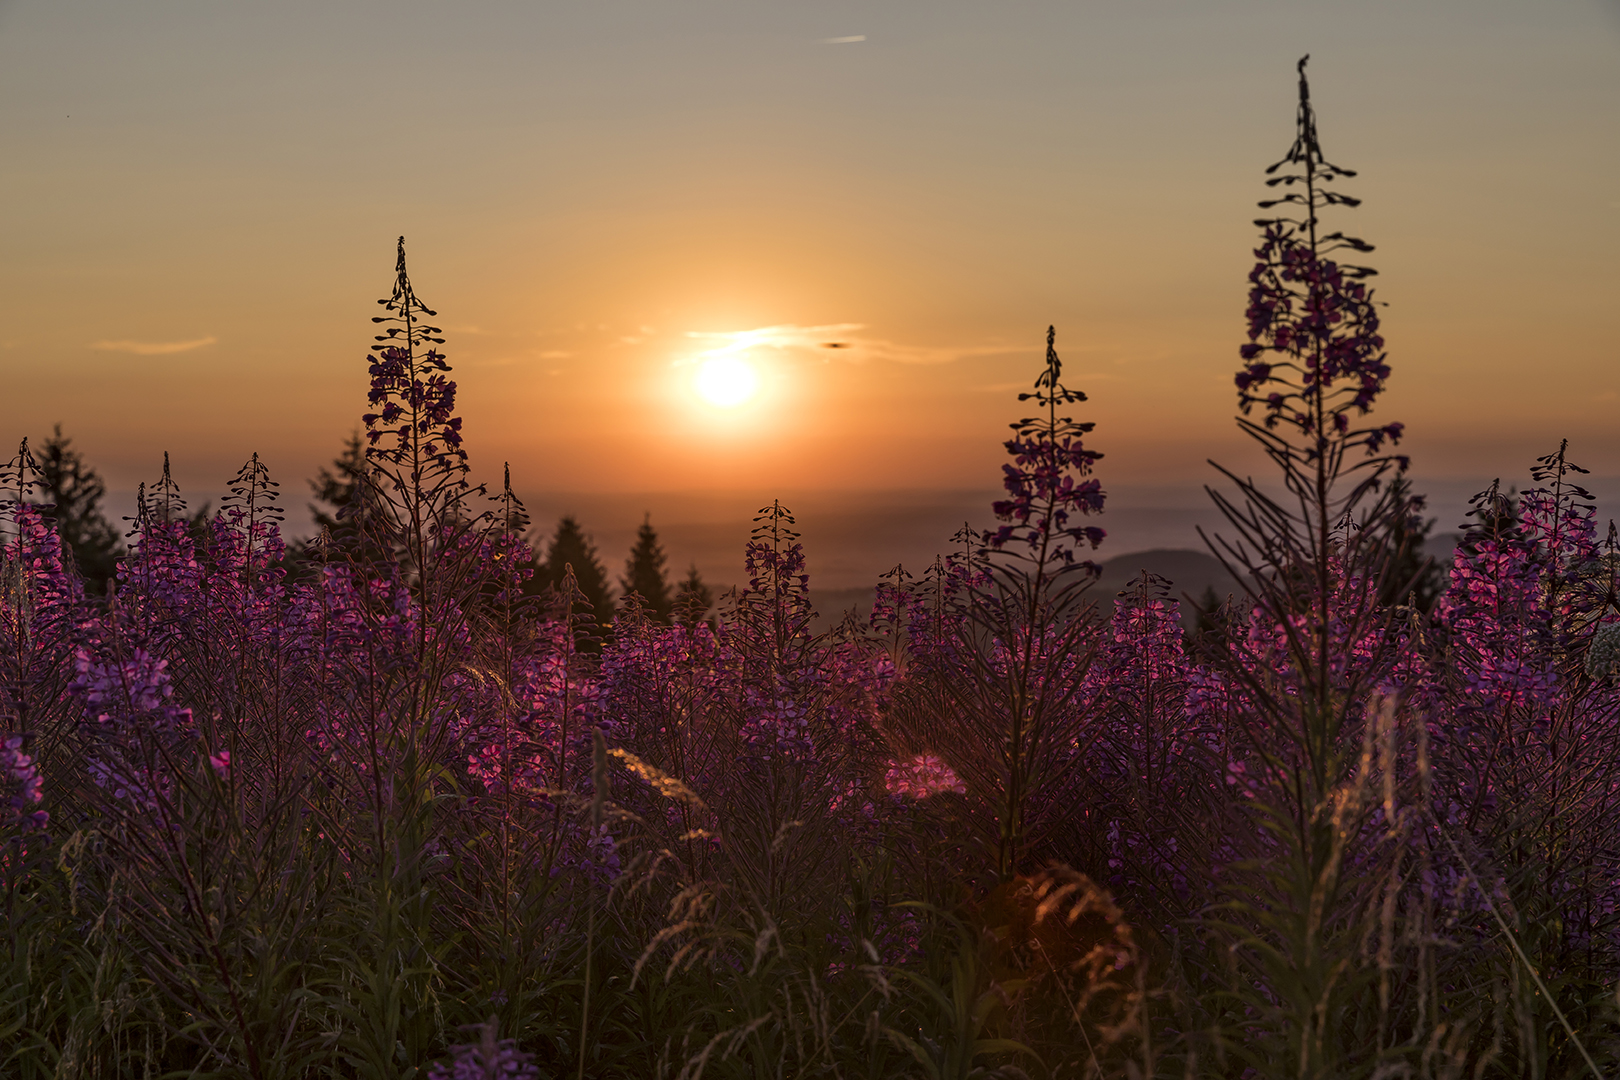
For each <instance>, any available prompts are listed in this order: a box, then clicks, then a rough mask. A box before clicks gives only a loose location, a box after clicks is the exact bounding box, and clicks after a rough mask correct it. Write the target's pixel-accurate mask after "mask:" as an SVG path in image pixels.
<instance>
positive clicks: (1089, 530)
mask: <svg viewBox="0 0 1620 1080" xmlns="http://www.w3.org/2000/svg"><path fill="white" fill-rule="evenodd" d="M1055 341H1056V331H1055V330H1054V329H1053V328H1051V327H1048V328H1047V331H1046V370H1045V371H1043V372H1042V373H1041V376H1040V378H1038V379H1036V380H1035V392H1034V393H1032V394H1020V395H1019V400H1020V401H1025V400H1029V399H1034V401H1035V403H1036V404H1037V405H1041V406H1044V407H1045V409H1046V415H1045V416H1035V417H1029V418H1026V419H1024V420H1020V421H1018V422H1017V423H1015V424H1013V425H1012V429H1013V432H1014V437H1013V438H1011V439H1008V440H1007V442H1006V444H1005V445H1006V447H1007V453H1008V454H1010V455H1011V456H1012V459H1013V460H1012V463H1011V464H1004V465H1002V467H1001V469H1002V486H1003V487H1004V488H1006V490H1007V495H1008V498H1005V499H998V500H997V501H995V502H994V503H992V504H991V507H990V508H991V510H992V511H993V512H994V513H995V515H996V517H997V519H998V520H1000V521H1003V522H1006V523H1007V524H1004V525H1001V526H1000V527H998V528H996V529H993V530H990V531H989V532H986V533H985V534H984V543H985V545H986V546H987V547H988V548H990V549H991V550H993V551H1004V550H1006V549H1007V548H1008V546H1009V545H1018V546H1021V547H1022V548H1023V549H1025V550H1024V551H1022V552H1020V553H1019V554H1021V555H1022V556H1023V557H1026V558H1030V559H1034V560H1037V561H1040V562H1042V563H1047V562H1052V563H1057V564H1059V565H1060V566H1062V567H1064V568H1070V567H1077V568H1080V569H1085V570H1089V571H1091V572H1092V573H1095V572H1096V568H1095V566H1093V564H1091V563H1090V562H1087V561H1081V562H1079V563H1076V562H1075V552H1076V551H1077V550H1080V549H1081V548H1091V549H1095V548H1096V547H1097V545H1099V544H1101V543H1102V541H1103V537H1104V536H1105V535H1106V534H1105V533H1104V531H1103V530H1102V529H1100V528H1098V527H1097V526H1095V525H1080V524H1078V523H1074V522H1073V519H1075V518H1077V517H1084V516H1087V515H1090V514H1098V513H1101V512H1102V509H1103V502H1104V495H1103V490H1102V484H1101V482H1100V481H1098V480H1096V479H1089V478H1088V477H1089V476H1090V473H1091V470H1092V467H1093V466H1094V465H1095V464H1096V462H1097V461H1098V460H1099V459H1100V458H1101V457H1102V454H1100V453H1098V452H1097V451H1095V450H1088V449H1086V447H1085V444H1084V436H1086V435H1087V434H1089V433H1090V432H1091V430H1092V428H1093V427H1095V426H1096V425H1094V424H1092V423H1089V422H1087V423H1078V422H1076V421H1075V420H1073V419H1071V418H1070V417H1067V416H1059V415H1058V414H1057V410H1058V408H1059V407H1061V406H1067V405H1072V404H1077V403H1079V402H1083V401H1085V400H1086V395H1085V394H1083V393H1081V392H1080V391H1078V390H1070V389H1068V388H1067V387H1065V386H1064V385H1063V383H1062V382H1061V381H1060V378H1061V375H1062V371H1063V363H1062V361H1061V360H1059V359H1058V355H1057V349H1056V347H1055V345H1054V342H1055Z"/></svg>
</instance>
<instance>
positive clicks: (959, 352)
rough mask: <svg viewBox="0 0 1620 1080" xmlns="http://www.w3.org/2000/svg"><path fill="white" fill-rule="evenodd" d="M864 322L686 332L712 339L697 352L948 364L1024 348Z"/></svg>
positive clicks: (695, 336)
mask: <svg viewBox="0 0 1620 1080" xmlns="http://www.w3.org/2000/svg"><path fill="white" fill-rule="evenodd" d="M864 329H865V325H864V324H862V323H830V324H828V325H825V326H793V325H784V326H761V327H758V328H756V329H753V330H724V331H710V330H689V331H687V333H686V336H687V337H689V338H693V339H695V340H697V341H701V342H704V343H706V344H708V345H709V347H708V348H706V349H704V350H702V351H701V352H700V353H699V354H698V356H699V357H705V358H706V357H711V356H722V355H725V354H728V353H739V352H746V351H747V350H749V349H797V350H814V351H815V352H816V353H817V354H818V355H820V356H821V357H822V359H831V358H832V357H833V356H838V357H841V358H844V359H848V360H855V361H867V360H887V361H889V362H891V363H896V364H948V363H950V362H951V361H953V360H961V359H964V358H967V357H972V356H1003V355H1006V354H1010V353H1016V352H1024V351H1027V350H1028V346H1024V345H944V346H940V345H906V344H903V343H901V342H896V341H885V340H882V339H881V338H867V337H862V336H861V334H860V331H861V330H864Z"/></svg>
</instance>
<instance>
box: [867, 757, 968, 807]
mask: <svg viewBox="0 0 1620 1080" xmlns="http://www.w3.org/2000/svg"><path fill="white" fill-rule="evenodd" d="M883 786H884V788H885V789H886V790H887V791H888V792H889V794H890V795H898V796H901V797H903V798H907V799H927V798H930V797H932V796H934V795H939V794H942V793H944V792H954V793H955V794H957V795H966V794H967V785H966V784H964V783H962V780H961V778H960V777H958V776H957V775H956V770H955V769H952V768H951V767H950V766H949V765H947V764H945V762H944V760H942V759H941V758H940V757H939V756H938V755H936V754H913V755H912V756H911V757H909V758H907V759H906V760H904V761H896V762H894V763H893V764H891V765H890V766H889V769H888V771H887V772H885V773H884V774H883Z"/></svg>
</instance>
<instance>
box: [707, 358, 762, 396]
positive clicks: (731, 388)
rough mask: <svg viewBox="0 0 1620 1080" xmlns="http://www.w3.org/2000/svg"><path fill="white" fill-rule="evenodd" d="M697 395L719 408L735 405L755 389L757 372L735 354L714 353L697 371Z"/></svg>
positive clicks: (753, 393) (757, 381) (757, 387)
mask: <svg viewBox="0 0 1620 1080" xmlns="http://www.w3.org/2000/svg"><path fill="white" fill-rule="evenodd" d="M696 384H697V392H698V396H700V397H701V398H703V400H704V401H707V402H708V403H709V404H710V405H714V406H716V407H718V408H722V409H732V408H736V407H737V406H738V405H742V404H744V403H745V402H747V401H749V400H750V399H751V398H753V396H754V395H755V393H757V392H758V390H759V375H758V373H757V372H755V371H754V368H753V366H752V365H751V364H749V363H748V361H746V360H743V359H741V358H740V357H736V356H714V357H710V358H709V359H708V360H705V361H704V362H703V366H702V367H700V368H698V373H697V379H696Z"/></svg>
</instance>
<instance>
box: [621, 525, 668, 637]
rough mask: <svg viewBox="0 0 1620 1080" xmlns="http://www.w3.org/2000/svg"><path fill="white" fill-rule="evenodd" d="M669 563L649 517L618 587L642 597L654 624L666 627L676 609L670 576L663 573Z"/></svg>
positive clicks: (627, 593)
mask: <svg viewBox="0 0 1620 1080" xmlns="http://www.w3.org/2000/svg"><path fill="white" fill-rule="evenodd" d="M667 562H668V560H667V559H665V557H664V548H663V545H661V544H660V543H659V542H658V533H657V531H656V530H654V529H653V527H652V515H651V514H648V515H647V516H646V517H645V518H644V519H643V520H642V522H641V528H640V529H639V530H638V531H637V532H636V546H635V547H633V548H631V549H630V557H629V558H628V559H626V560H625V562H624V576H623V577H622V578H620V579H619V588H620V590H621V591H622V592H623V593H624V595H626V596H629V595H630V594H631V593H635V594H636V595H637V596H640V597H641V601H642V604H643V606H644V607H645V608H646V609H647V614H648V616H649V617H651V618H652V619H653V620H654V621H655V622H661V623H665V624H668V622H669V618H670V614H671V612H673V611H674V610H675V598H674V596H673V595H671V592H670V587H669V576H668V575H667V574H666V573H665V572H664V567H665V565H666V564H667Z"/></svg>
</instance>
